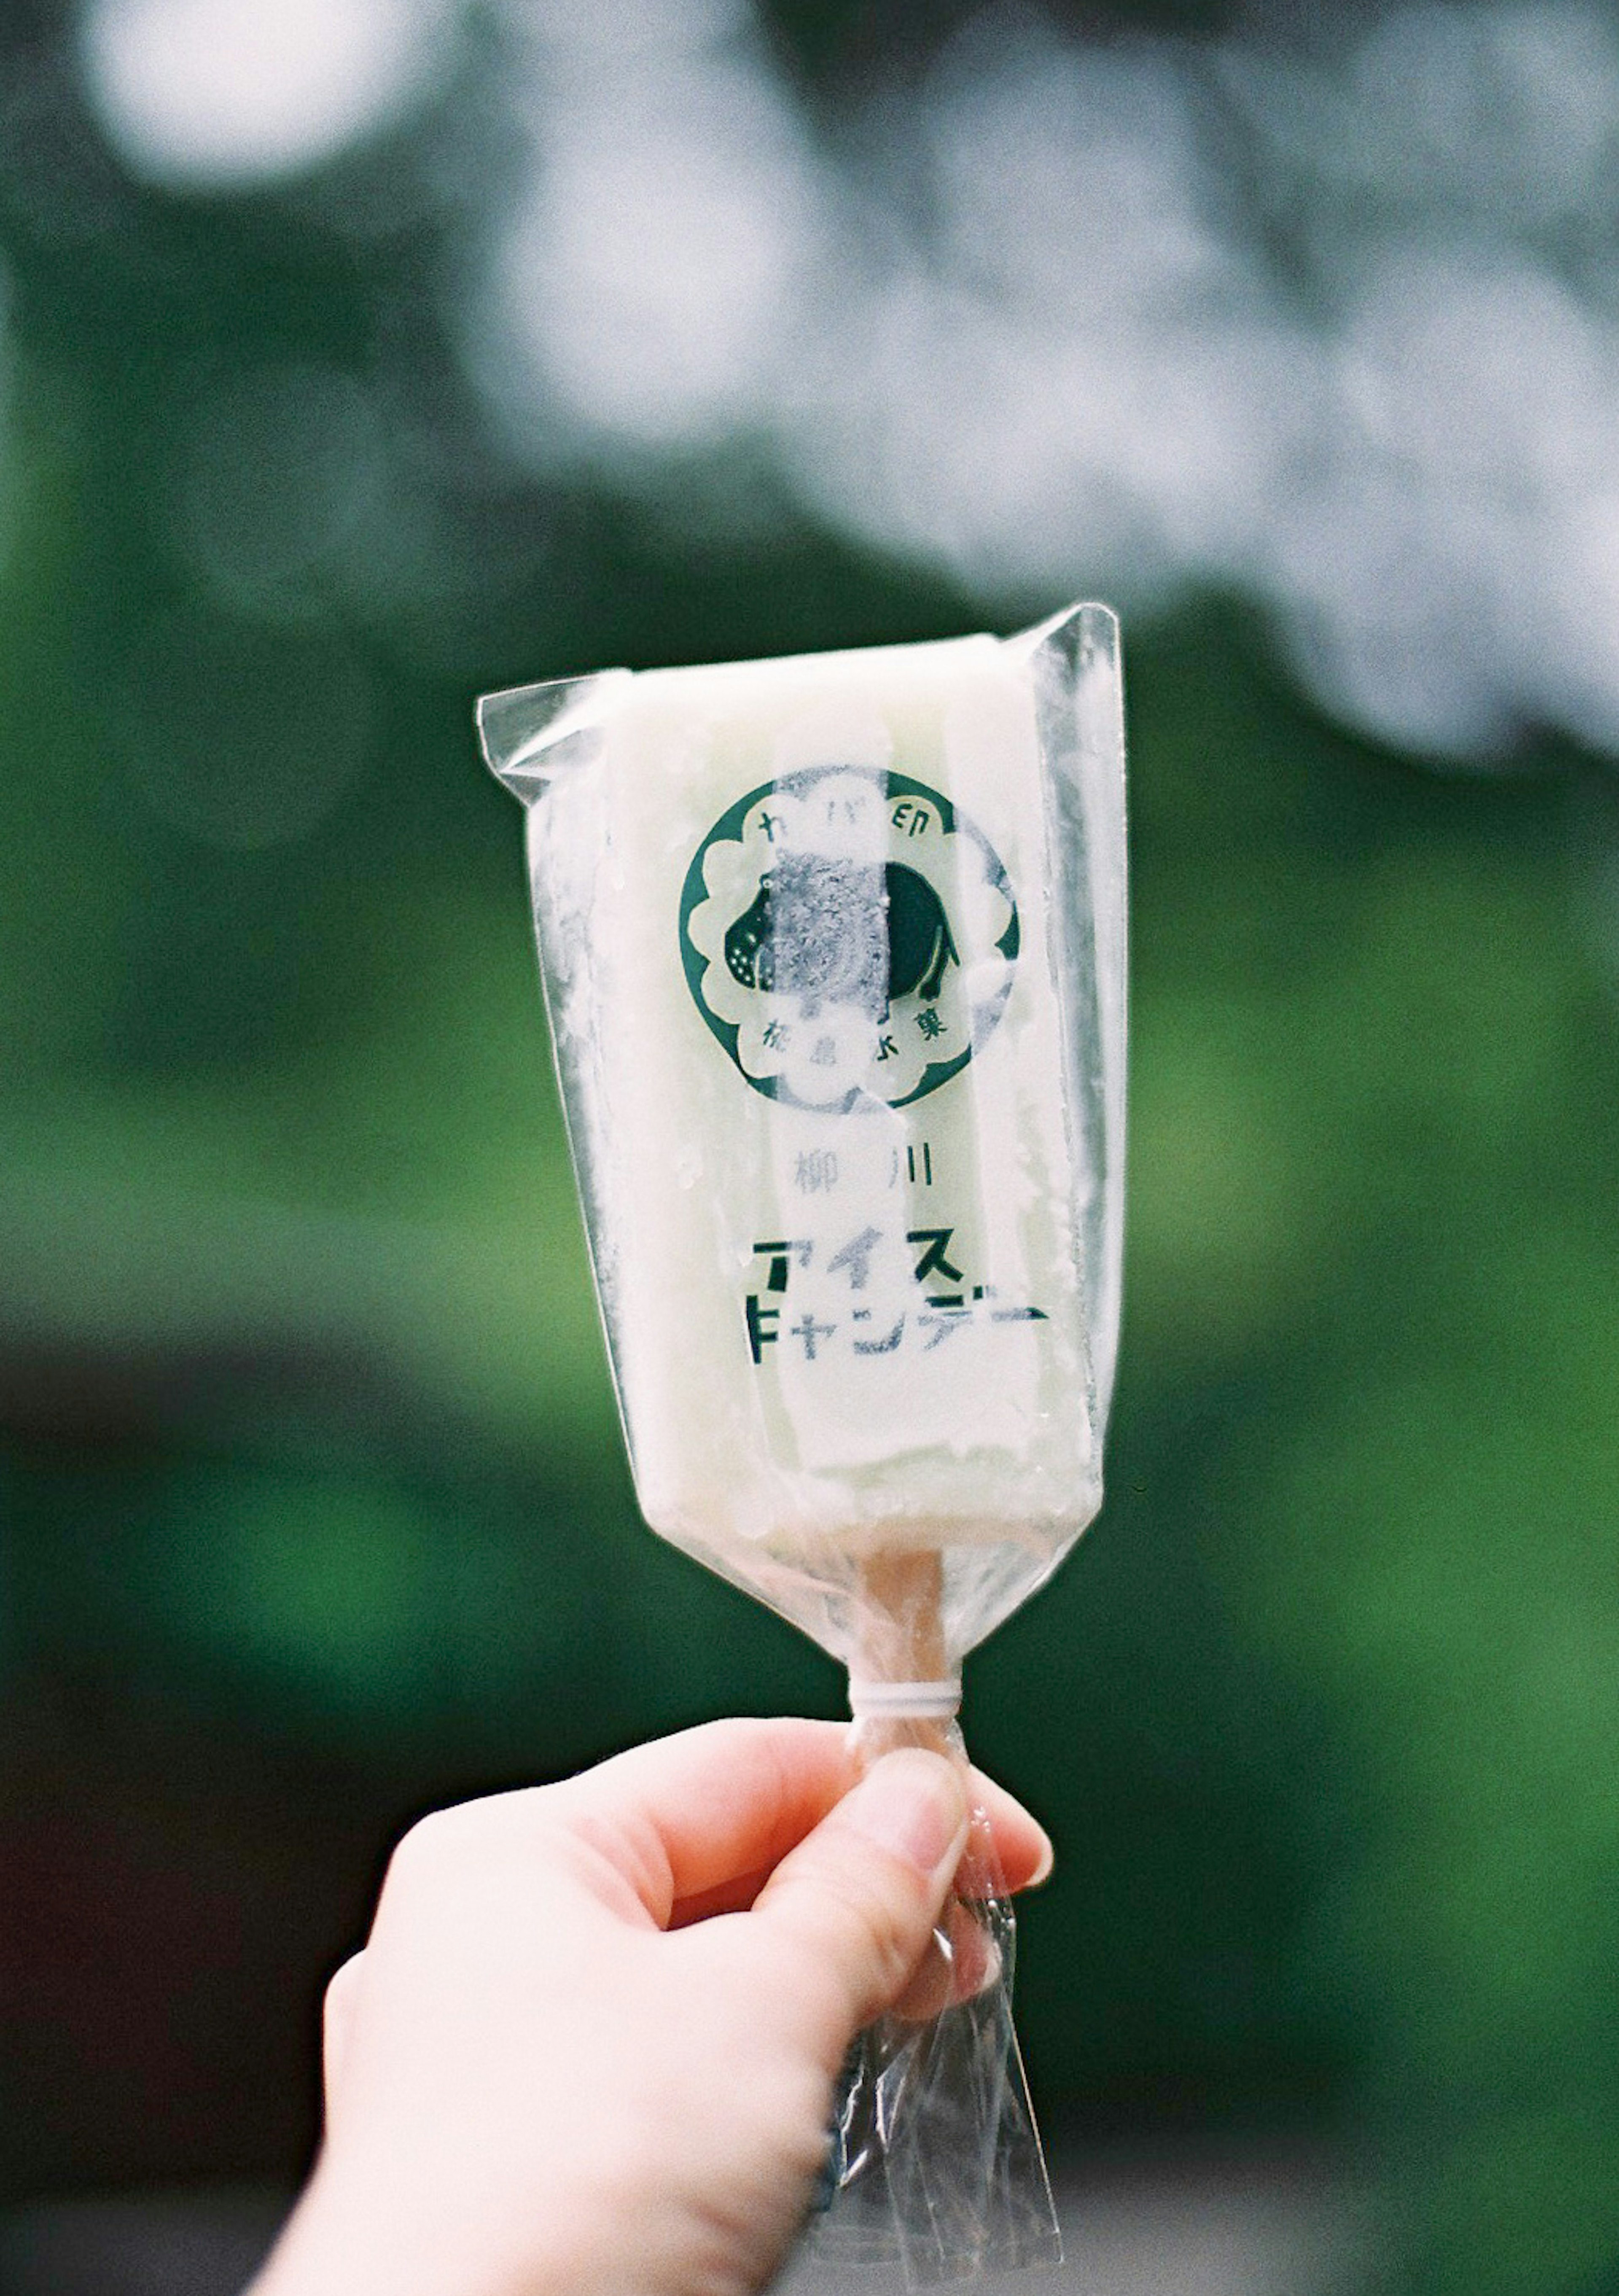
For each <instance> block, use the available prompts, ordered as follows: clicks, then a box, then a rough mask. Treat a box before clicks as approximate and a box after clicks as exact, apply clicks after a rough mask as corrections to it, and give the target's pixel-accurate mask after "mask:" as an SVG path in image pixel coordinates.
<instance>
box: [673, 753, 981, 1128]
mask: <svg viewBox="0 0 1619 2296" xmlns="http://www.w3.org/2000/svg"><path fill="white" fill-rule="evenodd" d="M680 953H681V961H682V963H683V965H684V967H685V973H686V979H687V980H688V981H689V982H690V984H691V994H692V996H694V997H695V998H696V1000H697V1007H698V1010H699V1013H701V1014H702V1016H703V1018H704V1020H705V1021H707V1024H708V1026H709V1028H710V1029H712V1030H713V1032H714V1034H715V1037H717V1038H718V1040H719V1042H720V1043H721V1044H722V1045H723V1046H724V1048H725V1051H726V1052H727V1053H728V1054H729V1055H730V1057H731V1058H732V1060H733V1061H734V1062H735V1063H736V1065H737V1067H738V1068H739V1069H740V1070H741V1072H742V1074H743V1076H744V1077H745V1078H747V1079H748V1083H749V1084H750V1085H752V1086H753V1087H754V1089H755V1091H756V1092H762V1093H765V1094H767V1095H769V1097H770V1098H771V1099H773V1100H783V1101H787V1102H789V1103H791V1104H792V1105H793V1106H794V1107H797V1108H813V1109H819V1110H823V1111H841V1110H846V1109H853V1108H858V1107H861V1106H868V1107H870V1106H875V1105H879V1104H882V1105H886V1106H887V1107H889V1108H904V1106H905V1105H906V1103H908V1102H910V1101H913V1100H920V1098H921V1097H922V1095H923V1094H924V1093H929V1092H936V1091H937V1089H938V1087H940V1085H942V1084H944V1083H947V1082H948V1081H949V1079H950V1078H952V1077H953V1076H954V1075H956V1074H957V1073H958V1071H959V1070H961V1069H964V1068H965V1067H966V1065H967V1063H968V1062H969V1060H970V1059H971V1058H972V1055H973V1053H974V1051H975V1049H976V1048H977V1046H979V1045H980V1044H982V1043H983V1041H984V1038H985V1037H986V1036H987V1034H988V1033H989V1031H990V1029H993V1026H994V1024H995V1022H996V1021H998V1020H999V1019H1000V1017H1001V1014H1002V1010H1003V1009H1004V1007H1005V1005H1006V1000H1007V998H1008V996H1010V994H1011V986H1012V972H1013V968H1014V966H1015V964H1016V963H1017V957H1018V908H1017V903H1016V901H1015V900H1014V899H1013V897H1012V889H1011V885H1010V881H1009V880H1008V877H1007V873H1006V871H1005V870H1004V868H1003V867H1002V865H1001V860H1000V857H999V856H998V855H997V854H996V852H995V850H994V849H993V846H992V845H991V844H990V842H989V840H988V839H987V838H986V837H985V835H984V833H983V832H982V831H981V830H980V829H978V828H977V827H976V826H975V825H974V824H973V823H971V822H970V821H969V820H967V819H966V818H965V816H963V815H962V814H961V813H960V812H959V811H958V810H957V808H955V807H954V806H953V805H952V804H951V803H950V800H949V799H947V798H943V797H941V796H940V795H939V793H938V791H936V790H931V789H928V787H927V786H926V784H925V783H921V782H917V781H912V780H910V779H909V778H908V777H907V776H906V775H904V774H895V773H887V772H885V771H882V770H879V769H878V768H876V767H865V766H814V767H808V768H806V769H805V770H804V771H802V772H798V773H793V774H789V775H784V776H783V777H782V778H781V780H779V781H774V782H768V783H765V785H764V786H763V787H762V788H760V789H756V790H752V791H749V793H748V796H746V797H745V798H741V799H739V800H738V801H737V803H736V804H735V805H733V806H732V808H730V810H729V811H728V812H726V813H724V814H723V815H722V816H720V818H719V820H718V821H716V822H715V824H714V827H713V828H712V829H711V830H710V831H709V832H708V834H707V837H705V838H704V840H703V841H702V843H701V845H700V846H699V848H698V849H697V852H696V854H695V855H694V856H693V857H692V862H691V867H690V869H688V870H687V872H686V881H685V884H684V886H683V890H682V892H681V901H680Z"/></svg>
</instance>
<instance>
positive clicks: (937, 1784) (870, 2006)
mask: <svg viewBox="0 0 1619 2296" xmlns="http://www.w3.org/2000/svg"><path fill="white" fill-rule="evenodd" d="M967 1823H968V1812H967V1781H966V1777H965V1775H964V1773H963V1772H962V1771H961V1769H960V1768H959V1767H957V1765H956V1764H955V1763H953V1762H950V1761H947V1760H946V1759H944V1756H943V1755H942V1754H931V1753H927V1752H925V1751H922V1750H921V1749H920V1747H911V1748H906V1749H905V1750H904V1751H901V1752H898V1753H893V1754H887V1755H885V1756H884V1757H883V1759H882V1760H881V1761H880V1762H879V1763H878V1764H877V1765H876V1767H874V1768H873V1769H871V1771H870V1772H869V1773H868V1774H867V1775H866V1776H865V1777H863V1779H862V1780H861V1782H860V1784H858V1785H857V1786H856V1787H855V1788H854V1791H853V1792H851V1793H848V1794H846V1795H845V1797H844V1799H843V1800H841V1801H840V1802H839V1803H838V1805H837V1807H836V1808H834V1809H833V1810H831V1811H830V1813H829V1814H828V1816H825V1817H824V1818H822V1821H821V1824H820V1825H818V1826H816V1828H815V1830H814V1833H810V1834H807V1835H806V1836H805V1839H804V1840H803V1841H801V1842H800V1843H799V1844H798V1846H797V1849H795V1850H793V1851H792V1852H791V1854H790V1855H789V1857H784V1858H783V1859H782V1861H781V1864H780V1865H779V1866H777V1867H776V1870H775V1872H774V1873H773V1874H772V1875H771V1877H770V1880H769V1881H768V1882H766V1883H765V1888H764V1889H763V1890H761V1892H760V1894H759V1896H758V1897H757V1898H756V1899H755V1901H754V1907H753V1915H752V1918H753V1919H754V1920H756V1921H757V1922H760V1923H763V1924H764V1925H765V1928H766V1929H767V1931H769V1932H770V1933H771V1935H772V1939H773V1943H775V1944H777V1945H778V1946H780V1947H781V1948H784V1949H785V1951H786V1952H787V1954H789V1956H790V1957H791V1960H792V1962H793V1963H794V1964H795V1965H796V1966H795V1976H796V1980H797V1982H796V1983H795V1986H794V1992H795V1995H796V1997H797V2005H799V2006H800V2007H801V2008H802V2009H803V2010H804V2011H805V2013H806V2014H807V2015H808V2017H809V2019H810V2021H811V2024H812V2028H813V2038H814V2043H815V2046H817V2048H818V2050H819V2051H820V2052H821V2053H822V2054H823V2055H824V2056H825V2057H826V2058H827V2059H828V2061H829V2062H832V2063H836V2062H837V2060H838V2058H839V2057H840V2056H841V2055H842V2054H843V2052H844V2050H845V2049H846V2047H847V2046H848V2044H849V2043H850V2041H851V2040H853V2038H854V2035H855V2034H856V2033H857V2032H859V2030H861V2028H862V2027H863V2026H864V2025H869V2024H870V2023H871V2020H872V2018H874V2017H876V2016H878V2015H879V2013H881V2012H882V2011H883V2010H885V2009H887V2008H888V2007H890V2006H891V2005H893V2004H894V2003H895V2001H897V2000H898V1998H899V1997H900V1996H901V1994H902V1993H903V1992H904V1989H905V1986H906V1983H907V1980H909V1979H910V1977H911V1975H912V1972H913V1971H914V1970H915V1968H916V1966H917V1964H918V1963H919V1962H920V1959H921V1957H922V1956H923V1954H924V1953H925V1952H926V1951H927V1948H928V1940H929V1939H930V1937H931V1935H932V1932H933V1926H934V1923H936V1921H937V1919H938V1917H939V1914H940V1911H941V1909H942V1907H943V1906H944V1899H945V1898H946V1896H947V1895H948V1894H949V1890H950V1884H951V1882H952V1880H953V1878H954V1874H955V1870H956V1866H957V1865H958V1864H959V1863H960V1860H961V1852H962V1849H964V1848H965V1846H966V1842H967Z"/></svg>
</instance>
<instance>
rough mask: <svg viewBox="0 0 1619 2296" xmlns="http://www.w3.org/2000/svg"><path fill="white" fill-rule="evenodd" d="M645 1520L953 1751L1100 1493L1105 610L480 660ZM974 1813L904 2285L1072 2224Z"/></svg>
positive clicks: (1104, 1391) (934, 1996)
mask: <svg viewBox="0 0 1619 2296" xmlns="http://www.w3.org/2000/svg"><path fill="white" fill-rule="evenodd" d="M478 724H479V730H480V734H481V736H482V740H483V744H484V749H485V753H486V756H487V759H488V762H489V764H490V766H491V767H493V769H494V770H495V773H496V774H497V775H499V776H500V778H501V779H502V780H503V781H504V782H505V783H507V784H508V786H509V787H511V789H513V790H514V791H516V792H517V793H518V794H519V796H520V797H521V798H522V799H524V801H525V803H526V804H527V808H528V855H529V868H530V880H531V884H532V890H533V898H534V910H535V918H536V928H537V932H538V938H539V944H540V953H541V959H542V973H543V977H544V984H545V995H546V1003H547V1008H548V1011H549V1013H550V1017H551V1024H552V1040H553V1044H554V1046H555V1051H556V1058H557V1066H558V1070H559V1074H560V1079H561V1085H562V1093H563V1100H564V1104H565V1108H566V1111H567V1117H568V1131H569V1137H570V1139H571V1142H572V1145H573V1152H574V1159H575V1164H576V1172H577V1177H578V1181H579V1187H580V1193H581V1195H582V1198H583V1201H584V1205H585V1224H586V1228H587V1231H588V1234H589V1238H590V1244H591V1251H592V1257H593V1265H594V1268H595V1274H596V1282H597V1287H598V1291H599V1293H600V1296H601V1308H602V1316H603V1321H604V1324H605V1326H606V1331H607V1339H608V1347H609V1356H610V1357H611V1360H612V1365H613V1371H614V1377H615V1381H616V1383H617V1392H618V1398H619V1403H620V1407H621V1410H622V1413H623V1417H624V1423H625V1432H626V1441H627V1443H628V1447H629V1451H630V1457H631V1461H632V1464H633V1467H634V1475H635V1482H636V1489H637V1495H638V1497H639V1500H640V1504H641V1506H642V1512H643V1513H644V1514H645V1516H646V1518H647V1521H649V1522H650V1525H651V1526H652V1528H653V1529H655V1530H658V1531H659V1532H661V1533H662V1534H663V1535H664V1537H666V1538H669V1539H671V1540H672V1541H673V1542H674V1543H675V1545H676V1546H681V1547H683V1548H684V1549H686V1551H687V1552H688V1553H690V1554H694V1555H696V1556H697V1557H699V1559H700V1560H701V1561H703V1562H707V1564H709V1565H710V1566H711V1567H712V1568H713V1569H715V1570H718V1571H719V1572H721V1573H722V1574H723V1575H724V1577H726V1578H728V1579H732V1580H734V1581H735V1582H736V1583H737V1584H738V1585H740V1586H741V1587H745V1588H746V1589H747V1590H748V1592H749V1593H750V1594H753V1595H756V1596H758V1597H759V1598H760V1599H761V1600H762V1601H765V1602H766V1603H770V1604H772V1605H773V1607H774V1608H775V1609H776V1610H778V1611H781V1612H782V1613H783V1614H784V1615H785V1616H786V1617H788V1618H789V1619H790V1620H793V1621H794V1622H795V1623H796V1624H797V1625H798V1626H800V1627H801V1628H804V1629H805V1632H807V1633H808V1634H810V1635H812V1636H814V1638H815V1640H816V1641H817V1642H819V1643H821V1644H822V1645H823V1646H824V1647H825V1648H826V1649H827V1650H829V1651H830V1652H832V1653H833V1654H834V1655H835V1656H836V1657H838V1659H840V1660H841V1661H843V1662H844V1664H845V1665H846V1666H847V1668H848V1669H849V1673H850V1685H851V1691H850V1695H851V1705H852V1708H853V1710H854V1714H855V1716H856V1718H857V1719H856V1723H855V1727H854V1752H855V1756H856V1759H857V1761H865V1760H868V1759H873V1758H875V1756H876V1755H877V1754H878V1753H880V1752H882V1751H887V1748H888V1747H889V1746H890V1745H893V1744H896V1743H924V1744H932V1745H936V1746H937V1747H938V1748H939V1749H940V1750H941V1751H945V1752H948V1753H951V1754H953V1755H954V1756H955V1757H956V1758H958V1759H964V1757H962V1755H961V1740H960V1737H959V1735H958V1734H957V1733H956V1729H955V1724H954V1715H955V1711H956V1707H957V1703H958V1701H959V1683H960V1671H961V1660H962V1658H963V1656H964V1654H965V1653H966V1652H968V1651H969V1649H971V1648H972V1647H973V1646H974V1645H975V1644H977V1643H978V1642H980V1641H982V1640H983V1638H984V1636H985V1635H987V1634H988V1633H989V1632H990V1631H991V1630H992V1628H994V1627H995V1626H997V1625H998V1624H999V1623H1000V1621H1001V1620H1002V1619H1004V1618H1005V1617H1006V1616H1007V1615H1008V1614H1009V1613H1010V1611H1013V1610H1014V1609H1016V1608H1017V1606H1018V1604H1019V1603H1022V1602H1024V1601H1025V1600H1026V1598H1027V1596H1028V1595H1030V1594H1032V1593H1033V1592H1034V1589H1035V1587H1038V1586H1039V1585H1040V1584H1041V1583H1042V1581H1043V1580H1044V1579H1046V1578H1048V1577H1049V1576H1050V1574H1051V1571H1052V1570H1054V1569H1055V1568H1056V1566H1057V1564H1058V1562H1059V1561H1060V1560H1061V1558H1062V1556H1063V1554H1065V1553H1066V1552H1067V1548H1068V1547H1069V1546H1071V1545H1072V1543H1073V1541H1074V1540H1075V1538H1077V1537H1078V1535H1079V1533H1080V1532H1081V1531H1082V1530H1083V1529H1084V1527H1085V1525H1086V1524H1087V1523H1088V1522H1089V1521H1091V1519H1092V1516H1093V1515H1094V1513H1095V1512H1096V1509H1097V1507H1098V1505H1100V1497H1101V1448H1102V1435H1103V1430H1104V1427H1105V1423H1106V1419H1107V1413H1108V1398H1109V1395H1110V1391H1111V1387H1112V1379H1113V1365H1114V1355H1115V1349H1116V1338H1117V1328H1118V1301H1119V1259H1120V1242H1121V1232H1122V1210H1123V1203H1122V1194H1123V1116H1124V744H1123V716H1122V708H1121V693H1120V677H1119V660H1118V642H1117V626H1116V622H1115V620H1114V618H1113V616H1112V615H1111V614H1110V613H1109V612H1108V610H1107V609H1106V608H1105V607H1100V606H1091V605H1082V606H1076V607H1074V608H1072V609H1070V610H1069V611H1067V612H1065V613H1063V614H1060V615H1059V616H1057V617H1055V618H1054V619H1052V620H1051V621H1050V622H1047V623H1044V624H1043V625H1041V626H1040V627H1037V628H1035V629H1034V630H1030V631H1027V632H1025V633H1024V634H1022V635H1020V636H1018V637H1016V638H1012V639H1009V640H1005V641H997V640H995V639H993V638H990V637H970V638H962V639H957V640H952V641H948V642H945V643H943V644H923V645H913V646H895V647H883V648H874V649H871V650H870V651H866V652H851V653H843V654H826V655H808V656H800V657H797V658H794V659H789V660H773V661H761V662H742V663H731V664H724V665H721V666H717V667H714V668H693V669H677V670H659V671H653V672H649V673H642V674H640V675H635V674H632V673H631V672H629V671H627V670H609V671H606V672H604V673H601V674H600V675H597V676H590V677H583V678H573V679H565V680H561V681H557V682H553V683H551V684H547V685H534V686H525V687H520V688H517V689H515V690H512V691H509V692H506V693H495V694H489V695H487V696H485V697H484V699H483V700H482V701H480V703H479V705H478ZM1011 1959H1012V1920H1011V1913H1010V1904H1009V1902H1008V1900H1007V1898H1006V1897H1005V1893H1004V1891H1003V1890H1002V1887H1001V1885H1000V1882H999V1877H998V1876H997V1875H996V1874H994V1872H993V1859H992V1853H991V1852H990V1849H989V1843H988V1835H987V1829H986V1828H985V1827H984V1826H983V1825H975V1829H974V1835H973V1840H972V1843H971V1845H970V1846H969V1854H968V1857H967V1859H966V1861H965V1862H964V1865H963V1868H962V1872H961V1875H960V1877H959V1878H958V1883H957V1890H956V1896H955V1899H954V1901H953V1905H952V1907H951V1908H950V1909H949V1912H948V1915H947V1917H946V1919H945V1920H944V1923H942V1924H941V1928H940V1931H939V1932H938V1935H937V1937H936V1941H935V1951H934V1956H933V1959H932V1963H931V1964H930V1967H929V1968H928V1970H925V1971H924V1972H922V1973H921V1974H920V1977H919V1980H918V1982H917V1985H916V1986H915V1987H913V1988H912V1995H911V1997H908V1999H907V2002H906V2003H905V2004H904V2005H902V2006H901V2009H900V2010H899V2011H896V2012H895V2013H894V2014H893V2015H891V2016H890V2017H889V2018H887V2019H885V2020H884V2021H882V2023H881V2024H880V2025H879V2027H877V2028H875V2029H873V2030H872V2031H871V2033H869V2034H867V2035H865V2036H863V2038H862V2040H861V2042H860V2044H859V2045H858V2046H857V2047H856V2049H855V2050H854V2052H853V2053H852V2054H851V2058H850V2062H849V2064H848V2066H847V2068H846V2074H845V2079H844V2082H843V2086H842V2088H841V2091H840V2095H839V2098H838V2112H837V2115H836V2120H835V2126H834V2131H833V2142H832V2147H831V2153H830V2166H829V2172H828V2179H827V2192H826V2195H825V2198H826V2200H827V2202H828V2205H827V2207H826V2209H825V2211H824V2214H823V2218H822V2222H821V2225H820V2226H819V2229H818V2232H817V2235H816V2237H817V2239H818V2240H819V2242H820V2243H821V2245H822V2247H823V2248H825V2249H826V2250H828V2251H829V2252H830V2253H831V2254H833V2255H835V2256H836V2257H837V2259H838V2260H839V2261H840V2262H846V2263H856V2262H860V2261H863V2260H871V2261H875V2262H889V2263H894V2264H897V2265H899V2266H900V2267H902V2268H903V2270H904V2276H906V2278H907V2279H908V2280H909V2281H911V2282H912V2283H913V2284H928V2283H932V2282H937V2281H944V2280H951V2279H961V2278H964V2277H968V2276H970V2275H971V2274H972V2273H973V2272H975V2271H977V2269H979V2268H981V2267H1007V2266H1013V2265H1018V2264H1024V2263H1038V2262H1046V2261H1054V2260H1055V2259H1056V2258H1057V2256H1058V2255H1059V2247H1058V2243H1057V2234H1056V2225H1055V2219H1054V2218H1053V2215H1052V2212H1051V2197H1050V2192H1049V2189H1048V2187H1047V2185H1046V2181H1045V2176H1044V2169H1043V2163H1042V2161H1041V2155H1040V2146H1039V2140H1038V2137H1037V2136H1036V2134H1035V2131H1034V2120H1033V2118H1032V2115H1031V2112H1030V2110H1029V2104H1028V2097H1027V2092H1026V2087H1025V2084H1024V2080H1023V2074H1022V2068H1021V2064H1020V2062H1019V2059H1018V2049H1017V2043H1016V2039H1015V2038H1014V2035H1013V2032H1012V2027H1011V2021H1010V1979H1011Z"/></svg>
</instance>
